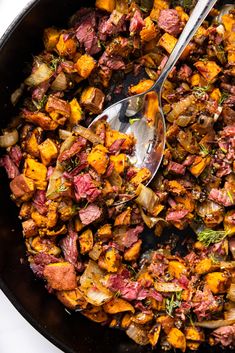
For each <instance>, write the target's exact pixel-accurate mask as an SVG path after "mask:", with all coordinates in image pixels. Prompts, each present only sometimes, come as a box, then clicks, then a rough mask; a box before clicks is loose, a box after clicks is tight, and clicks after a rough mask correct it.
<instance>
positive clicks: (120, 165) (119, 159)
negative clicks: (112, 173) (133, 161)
mask: <svg viewBox="0 0 235 353" xmlns="http://www.w3.org/2000/svg"><path fill="white" fill-rule="evenodd" d="M110 161H111V162H113V164H114V169H115V170H116V172H117V173H118V174H122V173H123V172H124V169H125V167H126V164H127V163H126V162H127V156H126V155H125V154H124V153H120V154H119V155H117V156H110Z"/></svg>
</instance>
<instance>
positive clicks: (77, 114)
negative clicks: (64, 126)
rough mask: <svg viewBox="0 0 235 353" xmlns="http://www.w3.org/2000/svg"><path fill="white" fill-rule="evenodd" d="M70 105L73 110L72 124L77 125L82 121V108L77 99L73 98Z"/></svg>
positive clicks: (70, 118)
mask: <svg viewBox="0 0 235 353" xmlns="http://www.w3.org/2000/svg"><path fill="white" fill-rule="evenodd" d="M69 104H70V108H71V115H70V117H69V121H70V124H71V125H77V124H78V123H79V122H80V121H81V120H82V108H81V107H80V104H79V103H78V101H77V99H76V98H73V100H71V102H70V103H69Z"/></svg>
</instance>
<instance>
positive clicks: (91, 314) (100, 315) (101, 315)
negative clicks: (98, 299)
mask: <svg viewBox="0 0 235 353" xmlns="http://www.w3.org/2000/svg"><path fill="white" fill-rule="evenodd" d="M81 313H82V315H84V316H86V317H88V319H90V320H92V321H94V322H105V321H107V320H108V315H107V314H106V313H105V312H104V310H103V309H102V307H99V306H93V307H92V308H91V309H89V310H88V309H86V310H82V312H81Z"/></svg>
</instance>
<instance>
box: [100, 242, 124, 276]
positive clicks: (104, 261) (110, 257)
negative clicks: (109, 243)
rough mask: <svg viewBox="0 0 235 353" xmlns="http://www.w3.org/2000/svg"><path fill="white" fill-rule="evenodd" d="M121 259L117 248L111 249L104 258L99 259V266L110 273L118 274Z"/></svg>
mask: <svg viewBox="0 0 235 353" xmlns="http://www.w3.org/2000/svg"><path fill="white" fill-rule="evenodd" d="M120 260H121V257H120V255H119V252H118V250H117V249H115V248H109V249H108V250H107V251H106V252H105V254H104V255H103V256H101V257H100V258H99V266H100V267H101V268H103V269H104V270H106V271H108V272H117V271H118V268H119V266H120Z"/></svg>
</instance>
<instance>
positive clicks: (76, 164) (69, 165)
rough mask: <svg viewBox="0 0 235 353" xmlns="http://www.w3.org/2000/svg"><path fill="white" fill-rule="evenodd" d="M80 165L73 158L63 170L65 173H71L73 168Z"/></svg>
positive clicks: (76, 159)
mask: <svg viewBox="0 0 235 353" xmlns="http://www.w3.org/2000/svg"><path fill="white" fill-rule="evenodd" d="M79 163H80V160H79V158H78V157H75V158H74V159H70V161H69V162H68V163H67V164H66V166H65V167H64V169H65V170H66V171H67V172H71V171H72V170H73V169H74V168H76V167H77V166H78V165H79Z"/></svg>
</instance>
